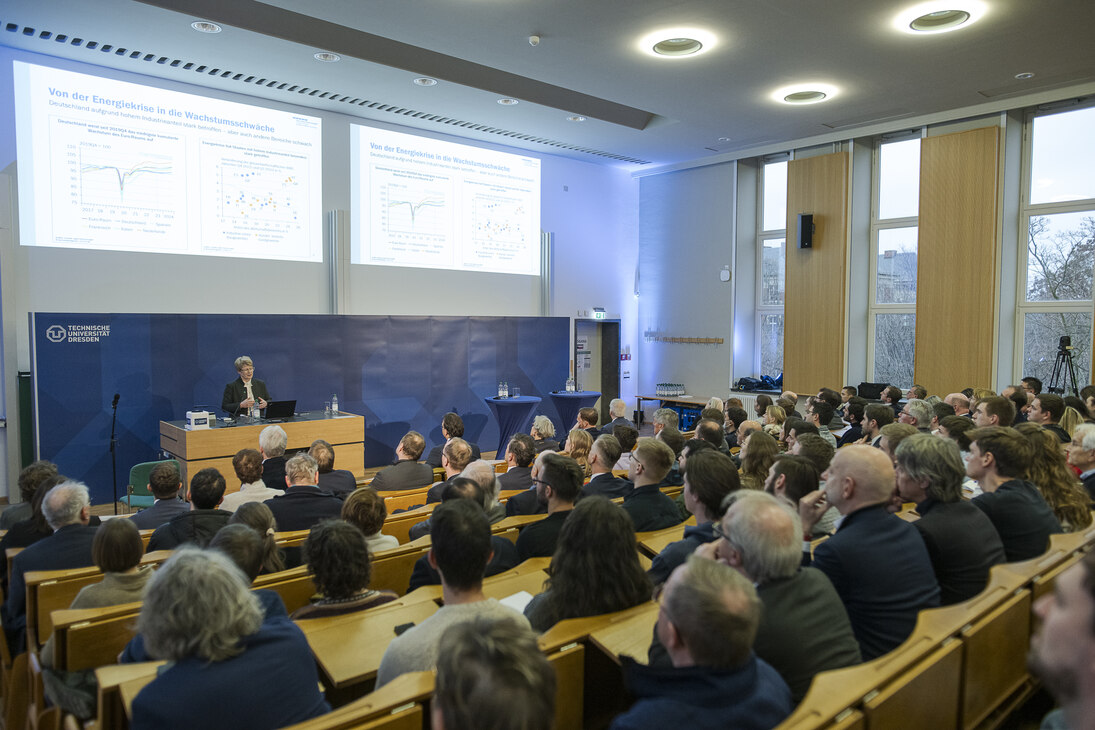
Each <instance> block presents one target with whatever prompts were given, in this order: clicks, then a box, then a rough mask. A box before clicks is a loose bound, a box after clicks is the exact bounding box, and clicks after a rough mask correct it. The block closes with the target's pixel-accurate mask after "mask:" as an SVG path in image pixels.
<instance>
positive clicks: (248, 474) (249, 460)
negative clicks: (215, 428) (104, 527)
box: [138, 449, 285, 516]
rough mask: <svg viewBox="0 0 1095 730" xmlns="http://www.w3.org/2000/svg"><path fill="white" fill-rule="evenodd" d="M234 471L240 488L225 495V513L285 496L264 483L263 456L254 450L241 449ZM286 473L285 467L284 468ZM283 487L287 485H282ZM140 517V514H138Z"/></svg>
mask: <svg viewBox="0 0 1095 730" xmlns="http://www.w3.org/2000/svg"><path fill="white" fill-rule="evenodd" d="M232 469H233V470H235V472H236V478H237V479H239V480H240V488H239V490H237V491H235V492H231V493H229V494H226V495H224V499H223V500H222V501H221V505H220V507H221V509H222V510H224V511H225V512H235V511H236V510H237V509H239V507H240V505H241V504H245V503H247V502H258V503H262V502H265V501H266V500H268V499H273V498H274V497H280V496H281V495H283V494H285V489H284V488H282V489H271V488H270V487H268V486H266V482H264V481H262V454H260V453H259V452H258V451H255V450H254V449H240V450H239V451H237V452H236V455H235V456H233V457H232ZM282 471H284V466H283V467H282ZM281 486H282V487H284V486H285V485H284V484H282V485H281ZM138 516H140V513H138Z"/></svg>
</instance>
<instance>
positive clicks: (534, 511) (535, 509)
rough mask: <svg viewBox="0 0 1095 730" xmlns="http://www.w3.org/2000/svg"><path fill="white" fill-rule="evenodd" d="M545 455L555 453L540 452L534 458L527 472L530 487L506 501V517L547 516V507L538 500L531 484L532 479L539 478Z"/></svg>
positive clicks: (533, 484)
mask: <svg viewBox="0 0 1095 730" xmlns="http://www.w3.org/2000/svg"><path fill="white" fill-rule="evenodd" d="M547 453H555V452H552V451H548V450H545V451H541V452H540V453H539V454H537V455H536V458H535V459H534V460H533V462H532V469H531V470H530V472H529V482H530V483H531V486H530V487H529V488H528V489H526V490H525V491H523V492H520V493H519V494H514V495H513V496H511V497H510V498H509V499H507V500H506V516H507V517H512V516H513V515H539V514H547V505H546V504H544V503H543V502H541V501H540V498H539V497H538V496H537V494H536V484H535V483H532V480H533V479H536V478H538V477H539V475H540V469H541V465H542V464H543V460H544V454H547Z"/></svg>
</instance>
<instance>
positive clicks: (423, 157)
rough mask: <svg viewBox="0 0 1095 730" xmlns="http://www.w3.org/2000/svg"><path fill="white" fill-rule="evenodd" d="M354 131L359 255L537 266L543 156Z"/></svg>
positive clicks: (401, 261) (441, 264)
mask: <svg viewBox="0 0 1095 730" xmlns="http://www.w3.org/2000/svg"><path fill="white" fill-rule="evenodd" d="M351 129H352V130H353V131H352V132H351V135H352V136H351V155H352V158H353V160H352V163H351V169H352V173H351V174H352V179H351V194H352V196H353V200H354V201H355V203H356V209H355V215H354V216H353V232H352V239H353V244H352V256H351V260H352V261H353V262H354V263H360V264H379V265H389V266H412V267H427V268H444V269H464V270H470V271H492V272H499V273H506V274H538V273H539V271H540V161H539V160H537V159H535V158H530V157H521V156H519V155H511V154H505V153H501V152H494V151H492V150H485V149H481V148H478V147H470V146H466V145H458V144H453V143H451V142H442V141H439V140H435V139H428V138H424V137H416V136H413V135H409V134H400V133H398V132H388V131H385V130H381V129H372V128H369V127H361V126H356V125H353V126H352V127H351Z"/></svg>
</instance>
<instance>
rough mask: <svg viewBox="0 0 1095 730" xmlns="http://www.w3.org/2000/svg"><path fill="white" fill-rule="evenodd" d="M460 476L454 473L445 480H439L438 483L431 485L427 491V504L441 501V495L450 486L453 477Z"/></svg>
mask: <svg viewBox="0 0 1095 730" xmlns="http://www.w3.org/2000/svg"><path fill="white" fill-rule="evenodd" d="M458 476H460V475H459V474H454V475H452V476H451V477H449V478H448V479H446V480H445V481H443V482H438V483H437V484H434V485H433V486H432V487H430V491H428V492H426V504H433V503H434V502H440V501H441V495H442V494H444V493H445V489H446V488H447V487H448V486H449V482H451V481H452V480H453V479H456V477H458Z"/></svg>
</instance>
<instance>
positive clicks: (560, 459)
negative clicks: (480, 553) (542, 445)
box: [517, 427, 619, 562]
mask: <svg viewBox="0 0 1095 730" xmlns="http://www.w3.org/2000/svg"><path fill="white" fill-rule="evenodd" d="M617 428H619V427H617ZM600 438H604V437H603V436H601V437H600ZM581 489H582V468H581V467H580V466H578V463H577V462H576V461H574V459H571V458H570V457H568V456H563V455H562V454H556V453H551V452H549V453H545V454H544V456H543V459H542V461H541V468H540V476H539V478H538V479H537V480H536V496H537V497H538V498H539V500H540V501H541V502H543V503H544V504H546V505H547V517H545V518H544V519H542V520H540V521H539V522H533V523H532V524H530V525H526V526H525V528H524V529H523V530H521V534H520V536H519V537H518V538H517V556H518V558H519V559H520V560H521V561H522V562H523V561H525V560H528V559H529V558H550V557H551V556H552V555H554V554H555V546H556V544H557V543H558V542H559V533H560V532H561V531H562V529H563V523H564V522H566V520H567V517H568V516H569V515H570V513H571V511H572V510H573V509H574V502H575V501H576V500H577V499H578V494H579V493H580V491H581Z"/></svg>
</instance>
